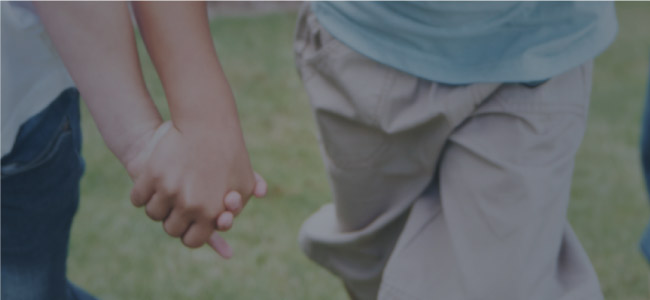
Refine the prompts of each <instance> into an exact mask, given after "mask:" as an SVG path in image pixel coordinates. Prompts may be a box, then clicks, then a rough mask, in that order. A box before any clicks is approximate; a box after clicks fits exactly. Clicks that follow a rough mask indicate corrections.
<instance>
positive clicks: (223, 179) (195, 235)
mask: <svg viewBox="0 0 650 300" xmlns="http://www.w3.org/2000/svg"><path fill="white" fill-rule="evenodd" d="M168 124H171V123H165V124H163V125H161V126H160V127H159V129H158V130H156V133H155V134H153V135H152V138H151V142H149V143H148V146H147V147H144V149H143V150H142V154H141V155H138V156H137V158H136V159H134V162H133V163H132V164H129V167H128V169H129V173H130V174H131V176H132V178H133V179H134V181H135V186H134V188H133V191H132V193H131V200H132V202H133V204H134V205H135V206H138V207H140V206H146V209H145V211H146V213H147V215H148V216H149V217H150V218H151V219H153V220H156V221H161V220H164V222H163V227H164V229H165V231H166V232H167V233H168V234H169V235H171V236H174V237H180V238H181V240H182V241H183V244H185V245H186V246H188V247H190V248H196V247H200V246H202V245H203V244H204V243H206V242H209V243H210V244H211V245H212V246H213V247H214V248H216V249H222V248H221V247H220V245H223V244H224V243H222V241H220V240H219V239H217V238H214V237H212V233H213V232H214V230H215V228H216V227H217V224H215V220H217V216H219V215H220V214H221V213H223V212H224V211H225V209H226V208H225V207H226V205H225V204H224V200H223V198H222V196H216V197H215V195H224V194H225V191H226V190H232V191H237V192H238V193H239V195H243V197H242V198H243V199H245V200H247V199H248V198H249V197H250V196H251V195H252V194H253V192H254V190H257V188H256V184H255V176H254V175H253V172H252V168H251V166H250V160H249V158H248V153H247V151H246V149H245V146H244V144H243V140H242V139H238V138H237V137H229V136H228V135H227V133H226V134H223V133H221V134H220V132H218V131H215V130H212V129H210V128H201V129H200V130H194V131H190V132H187V133H186V132H180V131H179V130H178V129H177V128H175V127H174V126H172V125H168ZM215 198H216V199H219V198H222V200H219V201H217V200H216V199H215ZM229 199H230V198H229ZM228 202H233V200H229V201H228ZM234 202H236V201H234ZM243 202H245V201H243ZM239 210H240V209H239ZM236 213H238V212H237V211H235V214H236ZM227 218H228V215H225V216H224V219H225V220H226V221H222V222H225V223H228V222H227ZM217 222H218V221H217ZM231 222H232V221H231ZM226 225H227V224H226ZM225 254H226V256H228V253H227V252H225Z"/></svg>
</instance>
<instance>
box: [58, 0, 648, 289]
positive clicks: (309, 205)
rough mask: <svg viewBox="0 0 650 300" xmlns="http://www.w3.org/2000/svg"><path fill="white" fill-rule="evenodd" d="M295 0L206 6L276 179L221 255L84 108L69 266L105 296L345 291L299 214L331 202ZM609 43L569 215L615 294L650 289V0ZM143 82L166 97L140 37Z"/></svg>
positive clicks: (624, 7)
mask: <svg viewBox="0 0 650 300" xmlns="http://www.w3.org/2000/svg"><path fill="white" fill-rule="evenodd" d="M298 6H299V3H297V2H285V3H277V2H270V3H269V2H264V3H260V2H246V3H211V4H210V5H209V11H210V16H211V19H212V21H211V27H212V33H213V38H214V43H215V45H216V48H217V52H218V53H219V57H220V59H221V61H222V64H223V66H224V68H225V71H226V74H227V76H228V79H229V81H230V83H231V84H232V87H233V90H234V93H235V96H236V98H237V105H238V108H239V113H240V116H241V118H242V122H243V128H244V134H245V136H246V143H247V145H248V147H249V151H250V154H251V158H252V160H253V165H254V168H255V170H256V171H258V172H259V173H261V174H262V175H263V176H264V177H265V178H266V179H267V181H268V183H269V185H270V189H269V195H268V197H267V198H266V199H263V200H252V201H251V202H250V203H249V204H248V206H247V208H246V210H245V211H244V213H243V214H242V215H241V216H240V217H238V218H237V219H236V220H235V225H234V228H233V229H232V230H231V231H230V232H229V233H227V234H225V235H224V236H225V238H226V239H227V240H228V241H229V242H230V243H231V245H232V246H233V248H234V251H235V255H234V257H233V258H232V259H231V260H229V261H225V260H223V259H221V258H220V257H219V256H217V255H216V254H215V253H214V252H213V251H212V250H211V249H210V248H209V247H207V246H206V247H203V248H201V249H197V250H190V249H187V248H185V247H184V246H183V245H182V244H181V243H180V241H179V240H178V239H172V238H170V237H168V236H167V235H166V234H165V233H164V231H163V230H162V226H161V224H160V223H154V222H152V221H150V220H149V219H148V218H147V217H146V215H145V213H144V211H143V210H142V209H136V208H134V207H133V206H132V205H131V202H130V201H129V192H130V189H131V182H130V180H129V179H128V176H127V174H126V173H125V171H124V170H123V168H122V167H121V165H120V164H119V162H118V161H117V160H116V159H115V157H114V156H113V155H112V154H111V153H110V152H109V151H108V150H107V149H106V147H105V146H104V143H103V141H102V139H101V137H100V135H99V133H98V131H97V129H96V127H95V124H94V123H93V121H92V118H91V117H90V115H89V114H88V111H87V110H86V109H85V108H84V109H83V129H84V135H85V141H84V149H83V154H84V156H85V158H86V163H87V167H86V174H85V177H84V178H83V180H82V198H81V206H80V209H79V212H78V213H77V217H76V219H75V222H74V225H73V233H72V242H71V246H70V258H69V276H70V278H71V280H72V281H74V282H76V283H78V284H79V285H81V286H83V287H84V288H86V289H88V290H89V291H90V292H92V293H94V294H95V295H96V296H98V297H100V298H102V299H328V300H329V299H345V293H344V291H343V287H342V286H341V285H340V283H339V282H338V280H336V278H335V277H333V276H332V275H330V274H329V273H327V272H326V271H324V270H322V269H320V268H319V267H318V266H316V265H315V264H313V263H311V262H310V261H309V260H308V259H307V258H306V257H305V256H304V255H303V254H302V252H301V251H300V249H299V247H298V243H297V233H298V230H299V228H300V225H301V223H302V222H303V221H304V220H305V219H306V218H307V217H308V216H309V215H310V214H311V213H312V212H314V211H315V210H317V209H318V208H319V207H320V206H321V205H323V204H325V203H327V202H328V201H329V200H330V191H329V188H328V183H327V179H326V175H325V171H324V168H323V164H322V162H321V158H320V154H319V150H318V141H317V139H316V134H315V132H316V131H315V127H314V123H313V120H312V115H311V112H310V109H309V103H308V100H307V96H306V94H305V92H304V91H303V88H302V85H301V82H300V80H299V78H298V76H297V73H296V71H295V67H294V62H293V51H292V39H293V30H294V26H295V20H296V11H297V8H298ZM617 14H618V18H619V23H620V29H619V34H618V37H617V39H616V41H615V42H614V44H613V45H612V46H611V47H610V48H609V49H608V50H607V51H606V52H605V53H604V54H602V55H601V56H600V57H598V59H596V64H595V68H594V84H593V91H592V102H591V108H590V119H589V124H588V127H587V132H586V135H585V138H584V142H583V144H582V147H581V149H580V151H579V153H578V158H577V164H576V169H575V174H574V181H573V189H572V201H571V204H570V208H569V219H570V221H571V223H572V224H573V226H574V229H575V231H576V232H577V234H578V237H579V238H580V240H581V241H582V243H583V245H584V247H585V248H586V250H587V252H588V253H589V255H590V257H591V260H592V262H593V264H594V266H595V268H596V271H597V273H598V276H599V278H600V281H601V285H602V288H603V291H604V293H605V296H606V298H607V299H648V295H649V293H648V278H649V277H648V274H649V271H648V270H649V267H648V264H646V262H645V260H644V259H643V258H642V256H641V254H640V252H639V250H638V239H639V237H640V235H641V233H642V231H643V228H644V226H645V223H646V222H647V220H648V217H649V214H648V212H649V211H650V208H649V205H648V203H647V199H646V198H647V197H646V192H645V188H644V186H643V185H642V179H641V169H640V166H639V163H640V162H639V152H638V136H639V126H640V119H641V113H642V108H643V103H644V102H643V99H644V96H645V89H646V82H647V74H648V58H649V57H650V30H648V29H650V18H649V17H648V16H650V3H617ZM138 46H139V50H140V53H141V61H142V64H143V68H144V74H145V77H146V78H145V79H146V81H147V85H148V87H149V90H150V91H151V94H152V96H153V97H154V98H155V99H156V101H157V103H158V104H159V107H160V109H161V110H162V112H163V115H164V116H165V117H166V118H168V117H169V113H168V110H167V107H166V105H165V96H164V93H163V90H162V87H161V85H160V82H159V80H158V78H157V75H156V73H155V71H154V68H153V66H152V64H151V61H150V60H149V58H148V56H147V55H146V52H145V50H144V45H143V44H142V41H141V40H140V39H139V37H138Z"/></svg>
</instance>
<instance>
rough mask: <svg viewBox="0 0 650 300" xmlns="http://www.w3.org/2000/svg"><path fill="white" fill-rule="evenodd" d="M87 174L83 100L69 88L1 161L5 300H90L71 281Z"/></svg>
mask: <svg viewBox="0 0 650 300" xmlns="http://www.w3.org/2000/svg"><path fill="white" fill-rule="evenodd" d="M83 171H84V161H83V159H82V157H81V127H80V120H79V93H78V91H77V90H76V89H74V88H70V89H67V90H65V91H63V92H62V93H61V94H60V95H59V96H58V97H57V99H56V100H55V101H54V102H52V103H51V104H50V105H49V106H48V107H47V108H46V109H44V110H43V111H41V112H40V113H38V114H37V115H35V116H34V117H32V118H31V119H29V120H28V121H27V122H25V123H24V124H23V125H22V126H21V128H20V131H19V133H18V137H17V138H16V142H15V144H14V147H13V149H12V151H11V152H10V153H9V154H7V155H5V156H4V157H2V299H7V300H12V299H21V300H31V299H92V297H90V296H89V295H88V294H86V293H85V292H83V291H81V290H79V289H78V288H77V287H75V286H73V285H72V284H71V283H69V282H68V280H67V278H66V258H67V253H68V241H69V237H70V227H71V223H72V219H73V216H74V214H75V212H76V210H77V206H78V203H79V181H80V179H81V175H82V174H83Z"/></svg>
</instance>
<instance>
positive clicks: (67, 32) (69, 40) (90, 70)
mask: <svg viewBox="0 0 650 300" xmlns="http://www.w3.org/2000/svg"><path fill="white" fill-rule="evenodd" d="M35 6H36V10H37V12H38V13H39V15H40V17H41V20H42V22H43V23H44V25H45V28H46V30H47V31H48V34H49V35H50V37H51V39H52V42H53V44H54V46H55V48H56V49H57V50H58V52H59V54H60V56H61V57H62V59H63V61H64V63H65V65H66V67H67V68H68V70H69V72H70V74H71V75H72V77H73V79H74V80H75V82H76V84H77V86H78V88H79V89H80V91H81V93H82V96H83V99H84V101H85V102H86V105H87V106H88V108H89V109H90V112H91V114H92V115H93V117H94V119H95V122H96V123H97V126H98V128H99V130H100V133H101V134H102V136H103V138H104V140H105V142H106V144H107V145H108V147H109V148H110V149H111V151H112V152H113V153H114V154H115V155H116V156H117V157H118V159H119V160H120V161H121V162H122V164H123V165H124V166H125V167H127V170H128V171H129V174H130V175H131V177H132V178H134V180H137V178H138V177H139V175H140V173H141V172H140V170H138V168H137V167H133V166H134V165H137V164H134V163H133V162H134V161H135V160H136V159H135V158H136V157H137V156H138V155H141V152H142V151H143V150H144V149H145V148H146V146H147V144H149V143H150V141H151V138H152V137H153V135H154V132H155V130H156V128H158V127H159V126H160V125H161V124H162V120H161V117H160V115H159V113H158V111H157V109H156V107H155V106H154V104H153V102H152V101H151V99H150V96H149V94H148V92H147V90H146V88H145V85H144V81H143V79H142V74H141V72H140V68H139V66H140V65H139V61H138V57H137V51H136V46H135V39H134V35H133V28H132V25H131V19H130V15H129V12H128V9H127V6H126V4H125V3H123V2H122V3H120V2H111V3H84V2H74V3H51V2H36V3H35ZM159 148H160V147H156V150H160V149H159ZM168 155H170V156H171V157H169V156H168V157H167V160H168V161H173V160H175V159H176V158H177V157H175V156H174V153H168ZM211 155H214V153H212V154H211ZM160 167H161V169H165V168H166V167H167V168H168V167H169V164H166V165H161V166H160ZM262 183H263V182H262ZM264 186H265V184H261V185H260V187H262V189H263V188H264ZM215 198H218V197H215ZM151 207H155V205H151ZM148 208H149V207H148ZM234 212H235V213H236V211H234ZM148 213H149V211H148ZM231 216H232V215H231ZM226 219H227V218H226ZM222 221H223V220H222V219H221V218H220V219H219V223H220V224H222V223H223V224H225V225H224V226H222V227H229V226H230V224H229V223H228V221H229V222H232V217H231V218H230V220H225V221H226V222H222ZM212 222H213V223H214V219H213V221H212ZM210 241H211V245H212V246H213V247H214V248H216V250H217V251H218V252H220V254H222V255H224V256H229V255H228V254H226V253H224V251H226V252H228V251H227V250H228V247H227V244H225V242H224V241H223V239H221V238H220V237H219V236H218V235H216V234H213V235H212V238H211V240H210Z"/></svg>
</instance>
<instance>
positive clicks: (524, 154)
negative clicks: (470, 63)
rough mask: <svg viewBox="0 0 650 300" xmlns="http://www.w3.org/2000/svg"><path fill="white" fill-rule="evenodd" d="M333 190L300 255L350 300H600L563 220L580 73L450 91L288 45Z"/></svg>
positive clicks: (307, 28) (300, 41) (306, 45)
mask: <svg viewBox="0 0 650 300" xmlns="http://www.w3.org/2000/svg"><path fill="white" fill-rule="evenodd" d="M295 51H296V62H297V65H298V69H299V72H300V75H301V77H302V80H303V83H304V85H305V87H306V90H307V92H308V94H309V97H310V99H311V104H312V107H313V111H314V115H315V118H316V122H317V123H318V129H319V138H320V141H321V146H322V153H323V157H324V161H325V165H326V168H327V171H328V173H329V179H330V183H331V186H332V190H333V195H334V200H333V204H329V205H325V206H324V207H323V208H321V209H320V210H319V211H318V212H316V213H315V214H314V215H313V216H311V217H310V218H309V219H308V220H307V221H306V222H305V224H304V225H303V227H302V230H301V232H300V244H301V246H302V248H303V249H304V251H305V252H306V254H307V255H308V256H309V257H310V258H311V259H313V260H314V261H316V262H317V263H319V264H320V265H322V266H323V267H325V268H327V269H328V270H330V271H331V272H332V273H334V274H335V275H337V276H338V277H340V278H341V279H342V280H343V282H344V283H345V286H346V288H347V290H348V292H349V294H350V296H351V297H352V298H353V299H377V298H378V299H400V300H402V299H443V300H454V299H459V300H461V299H462V300H468V299H480V300H488V299H494V300H511V299H512V300H519V299H527V300H528V299H534V300H536V299H539V300H550V299H589V300H592V299H602V294H601V291H600V287H599V284H598V279H597V278H596V274H595V272H594V270H593V268H592V266H591V264H590V262H589V258H588V257H587V255H586V253H585V251H584V250H583V248H582V247H581V245H580V243H579V241H578V239H577V238H576V236H575V234H574V233H573V231H572V229H571V225H570V224H569V223H568V221H567V219H566V210H567V206H568V202H569V194H570V186H571V176H572V172H573V164H574V159H575V155H576V151H577V149H578V147H579V145H580V142H581V140H582V137H583V134H584V130H585V124H586V119H587V111H588V103H589V93H590V89H591V63H587V64H584V65H582V66H580V67H577V68H574V69H572V70H570V71H568V72H566V73H564V74H561V75H559V76H556V77H555V78H552V79H550V80H549V81H547V82H545V83H543V84H541V85H539V86H537V87H527V86H524V85H521V84H501V83H486V84H472V85H468V86H449V85H444V84H438V83H435V82H431V81H427V80H424V79H420V78H416V77H413V76H411V75H408V74H406V73H403V72H400V71H398V70H396V69H393V68H390V67H387V66H384V65H382V64H379V63H377V62H375V61H372V60H370V59H367V58H366V57H364V56H362V55H360V54H358V53H356V52H355V51H353V50H352V49H350V48H348V47H347V46H345V45H343V44H341V43H340V42H338V41H337V40H336V39H334V38H333V37H332V36H331V35H329V34H328V33H327V31H325V30H324V29H323V28H321V27H320V25H319V24H318V21H317V20H316V18H315V16H314V15H313V14H312V13H311V12H310V11H309V9H308V8H307V6H305V8H304V9H303V10H302V12H301V14H300V17H299V21H298V28H297V32H296V41H295Z"/></svg>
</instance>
